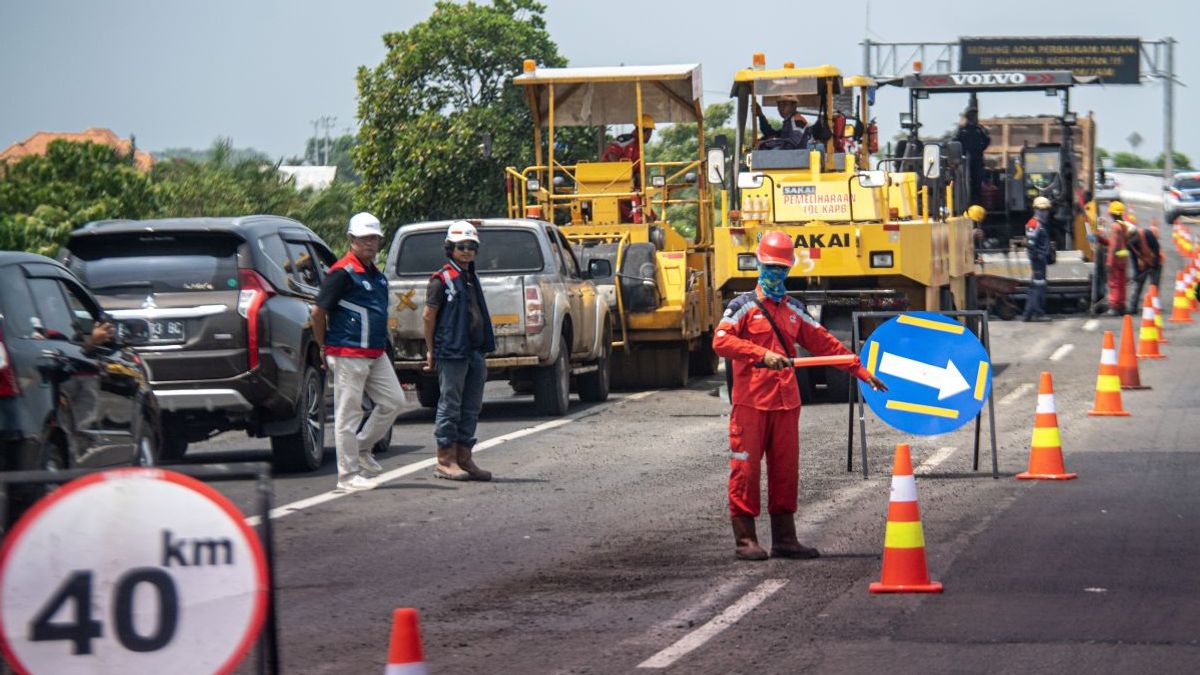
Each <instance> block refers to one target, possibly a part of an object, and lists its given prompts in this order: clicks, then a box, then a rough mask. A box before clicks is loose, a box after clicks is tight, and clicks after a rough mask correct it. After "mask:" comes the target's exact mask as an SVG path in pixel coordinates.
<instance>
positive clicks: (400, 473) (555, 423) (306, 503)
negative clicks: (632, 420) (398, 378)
mask: <svg viewBox="0 0 1200 675" xmlns="http://www.w3.org/2000/svg"><path fill="white" fill-rule="evenodd" d="M656 393H658V390H657V389H652V390H650V391H639V392H638V393H636V394H630V395H629V396H626V397H624V398H622V399H620V400H619V401H613V402H611V403H607V404H605V405H601V406H596V407H594V408H588V409H587V410H580V411H579V412H576V413H572V414H570V415H567V416H565V417H560V418H558V419H556V420H550V421H549V422H543V423H541V424H538V425H534V426H532V427H526V428H524V429H517V430H516V431H510V432H509V433H507V434H504V435H501V436H497V437H495V438H489V439H487V440H486V441H480V442H479V443H477V444H476V445H475V448H474V452H482V451H484V450H488V449H489V448H494V447H496V446H497V445H503V444H504V443H507V442H509V441H514V440H516V439H518V438H524V437H526V436H530V435H533V434H537V433H541V432H543V431H549V430H551V429H557V428H558V427H561V426H565V425H567V424H570V423H571V422H574V421H576V420H579V419H582V418H584V417H590V416H592V415H595V414H598V413H600V412H602V411H604V410H607V409H608V408H611V407H613V406H617V405H621V404H622V403H626V402H628V401H640V400H642V399H644V398H646V397H648V396H652V395H654V394H656ZM434 464H437V459H436V458H434V457H430V458H429V459H423V460H421V461H419V462H413V463H412V464H406V465H404V466H402V467H400V468H398V469H392V470H391V471H386V472H384V473H381V474H379V476H377V477H375V478H374V479H372V482H373V483H375V487H379V486H380V485H383V484H384V483H387V482H389V481H393V480H396V479H397V478H403V477H404V476H409V475H412V474H414V473H417V472H418V471H422V470H424V469H428V468H430V467H432V466H433V465H434ZM373 489H375V488H369V489H368V490H362V492H367V491H369V490H373ZM352 494H355V493H354V492H343V491H341V490H330V491H329V492H322V493H321V494H317V495H313V496H311V497H305V498H304V499H298V500H296V501H294V502H289V503H287V504H284V505H283V506H277V507H275V508H273V509H271V519H272V520H276V519H279V518H282V517H284V516H286V515H290V514H293V513H296V512H297V511H303V510H304V509H309V508H312V507H314V506H317V505H319V504H325V503H327V502H331V501H333V500H335V499H340V498H342V497H347V496H349V495H352ZM261 520H262V519H261V518H260V517H259V516H250V517H249V518H247V519H246V524H247V525H250V526H251V527H255V526H257V525H258V524H259V522H261Z"/></svg>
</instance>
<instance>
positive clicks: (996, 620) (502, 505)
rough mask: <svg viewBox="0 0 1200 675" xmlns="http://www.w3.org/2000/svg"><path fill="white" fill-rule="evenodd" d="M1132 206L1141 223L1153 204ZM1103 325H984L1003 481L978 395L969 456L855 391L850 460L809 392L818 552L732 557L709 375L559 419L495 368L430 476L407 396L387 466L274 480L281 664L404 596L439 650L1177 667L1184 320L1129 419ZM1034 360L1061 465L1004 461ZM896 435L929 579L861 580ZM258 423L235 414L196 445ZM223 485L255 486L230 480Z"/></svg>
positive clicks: (875, 667) (804, 426) (1186, 634)
mask: <svg viewBox="0 0 1200 675" xmlns="http://www.w3.org/2000/svg"><path fill="white" fill-rule="evenodd" d="M1136 208H1138V209H1139V210H1140V209H1146V211H1145V213H1141V212H1140V213H1139V217H1146V218H1147V220H1146V221H1144V222H1147V223H1148V222H1149V218H1150V217H1151V216H1152V213H1151V210H1152V208H1153V205H1142V204H1138V205H1137V206H1136ZM1178 263H1179V261H1178V258H1177V256H1175V255H1174V252H1173V251H1172V253H1171V254H1170V256H1169V261H1168V266H1167V270H1166V274H1165V275H1164V278H1173V275H1174V271H1175V269H1176V267H1177V265H1178ZM1164 300H1165V301H1166V303H1165V304H1166V305H1167V306H1168V307H1169V306H1170V300H1169V298H1168V297H1166V296H1164ZM1105 330H1113V331H1115V332H1117V333H1118V334H1119V331H1120V323H1119V321H1118V319H1116V318H1100V319H1091V318H1088V317H1086V316H1072V317H1060V318H1058V319H1057V320H1055V321H1054V322H1051V323H1042V324H1036V323H1035V324H1026V323H1021V322H1002V321H994V322H993V323H992V324H991V333H992V350H993V363H994V370H995V373H996V377H995V380H994V388H993V398H994V402H995V414H996V419H995V422H996V435H997V438H996V440H997V445H998V461H999V467H1000V478H999V479H998V480H994V479H993V478H992V477H991V473H990V459H991V458H990V454H989V452H990V447H989V446H990V443H989V442H988V436H987V433H986V432H987V428H988V427H987V424H986V420H985V424H984V426H983V428H984V435H983V440H984V442H983V449H982V457H981V469H982V470H981V471H978V472H977V471H973V470H972V460H973V457H972V451H973V441H974V437H973V434H972V432H971V431H970V427H969V426H968V427H965V428H964V429H963V430H960V431H957V432H954V433H951V434H947V435H944V436H938V437H915V436H906V435H903V434H901V433H900V432H896V431H893V430H891V429H889V428H888V427H886V426H885V425H884V424H883V423H882V422H880V421H879V420H878V418H876V417H875V416H874V415H872V414H870V413H868V416H867V429H868V437H867V438H868V446H869V471H870V479H868V480H864V479H863V478H862V476H861V474H860V473H858V470H859V469H860V467H859V466H858V462H859V460H858V448H857V443H856V445H855V450H854V451H855V458H854V462H855V472H847V470H846V460H847V457H846V440H847V439H846V432H847V421H848V418H847V409H846V406H845V405H844V404H825V405H814V406H808V407H806V408H805V410H804V412H803V414H802V417H801V494H800V499H801V505H800V510H799V513H798V514H797V519H798V524H799V528H798V529H799V532H800V537H801V540H802V541H803V542H805V543H807V544H809V545H813V546H816V547H818V548H819V549H820V550H821V551H822V553H823V556H822V557H821V558H820V559H818V560H811V561H790V560H787V561H785V560H769V561H767V562H760V563H749V562H738V561H735V560H734V559H733V541H732V535H731V532H730V529H729V523H728V516H727V511H726V502H725V485H726V480H727V474H728V459H727V455H726V453H727V452H728V450H727V442H726V432H727V426H728V406H727V404H724V403H722V402H721V400H720V398H718V397H717V396H714V395H713V393H714V392H715V390H716V389H717V388H718V386H719V384H720V381H721V380H720V378H711V379H704V380H693V381H692V383H691V385H690V386H689V387H688V388H687V389H684V390H676V391H656V392H642V393H636V394H631V393H618V394H614V396H613V397H612V399H610V401H609V402H607V403H604V404H597V405H584V404H580V403H578V402H577V401H573V403H572V407H571V411H570V414H569V415H568V416H567V417H566V418H563V419H561V420H547V419H545V418H539V417H536V416H535V415H534V414H533V413H532V410H531V408H532V399H531V398H530V397H526V396H515V395H513V394H511V393H510V391H509V390H508V388H507V387H506V386H504V385H500V384H492V385H489V389H488V397H487V399H486V402H485V406H484V413H483V420H482V422H481V425H480V434H479V437H480V439H481V442H482V444H481V448H482V449H481V450H480V451H479V452H478V453H477V460H478V462H479V464H480V465H482V466H483V467H485V468H487V469H490V470H491V471H493V472H494V473H495V475H496V479H495V480H494V481H493V482H491V483H452V482H448V481H441V480H435V479H434V478H433V476H432V472H431V469H430V468H428V466H427V465H428V464H429V462H430V460H431V458H432V457H433V439H432V414H431V413H430V412H429V411H426V410H422V409H414V410H411V411H409V412H407V413H405V414H404V415H403V416H402V417H401V418H400V420H399V421H398V423H397V425H396V427H395V435H394V440H393V445H392V449H391V450H390V451H389V452H388V453H386V454H384V455H381V456H380V459H381V462H382V463H383V464H384V467H385V469H386V470H388V471H389V473H388V474H385V478H390V480H387V481H386V482H384V483H383V484H382V485H381V486H380V487H379V488H377V489H375V490H371V491H367V492H363V493H357V494H349V495H341V494H335V493H332V492H330V491H331V490H332V488H333V487H334V482H335V477H334V469H333V458H332V454H333V453H332V448H330V449H329V451H328V453H327V458H326V465H325V467H324V468H323V469H322V470H321V471H319V472H317V473H315V474H304V475H290V476H281V477H279V478H277V479H276V481H275V496H276V505H277V507H278V509H277V511H276V517H275V518H274V519H273V523H274V525H275V555H276V575H277V576H276V582H277V586H278V592H277V603H278V612H279V640H280V650H281V656H282V664H283V672H285V673H311V674H318V673H339V674H341V673H375V672H379V671H380V670H381V669H382V668H383V665H384V661H385V656H386V651H387V642H388V635H389V630H390V626H389V621H390V616H391V612H392V610H393V609H394V608H397V607H415V608H417V609H418V610H419V611H420V613H421V621H422V635H423V642H424V647H425V654H426V660H427V662H428V664H429V668H430V672H433V673H520V674H524V673H548V674H551V673H552V674H565V673H578V674H584V673H588V674H592V673H596V674H599V673H630V672H642V671H645V672H655V671H660V672H668V673H700V674H712V675H717V674H725V673H805V672H814V673H826V672H833V673H840V672H879V671H887V672H892V673H917V672H921V673H929V672H972V673H974V672H1021V673H1063V672H1088V673H1106V672H1111V673H1128V672H1163V673H1174V672H1178V673H1185V672H1196V671H1197V669H1198V667H1200V629H1198V628H1197V626H1200V576H1198V575H1197V574H1196V571H1195V567H1196V561H1197V560H1200V490H1197V489H1196V484H1197V482H1198V481H1200V450H1198V449H1197V447H1196V444H1195V439H1196V438H1197V436H1198V434H1200V421H1198V420H1197V418H1196V416H1194V415H1193V414H1191V411H1192V410H1193V409H1194V408H1195V407H1196V405H1197V404H1198V403H1200V393H1197V388H1196V386H1195V383H1196V382H1197V381H1200V326H1198V325H1184V326H1182V327H1179V326H1176V325H1169V328H1168V332H1167V335H1168V337H1169V339H1170V343H1169V344H1168V345H1165V346H1164V348H1163V349H1164V352H1165V353H1166V354H1167V356H1168V358H1167V359H1166V360H1163V361H1142V362H1141V376H1142V381H1143V382H1144V383H1147V384H1150V385H1151V386H1152V387H1153V389H1151V390H1148V391H1136V392H1126V393H1125V394H1124V396H1123V399H1124V404H1125V407H1126V409H1128V410H1129V411H1130V412H1131V413H1132V416H1131V417H1129V418H1097V417H1088V416H1087V415H1086V411H1087V410H1088V409H1089V408H1090V407H1091V404H1092V400H1093V397H1094V385H1095V381H1096V377H1095V376H1096V372H1097V366H1098V362H1099V356H1100V343H1101V337H1102V334H1103V332H1104V331H1105ZM1043 370H1049V371H1051V372H1052V373H1053V374H1054V381H1055V385H1056V394H1057V405H1058V415H1059V423H1060V429H1061V431H1062V436H1063V446H1064V448H1065V450H1066V463H1067V468H1068V470H1070V471H1076V472H1078V473H1079V475H1080V477H1079V479H1078V480H1075V481H1070V482H1063V483H1042V482H1022V481H1017V480H1015V479H1014V475H1015V474H1016V473H1017V472H1019V471H1022V470H1024V469H1025V468H1026V464H1027V462H1028V456H1029V455H1028V453H1029V443H1030V437H1031V429H1032V424H1033V416H1034V407H1035V404H1036V393H1037V388H1036V387H1037V381H1038V376H1039V373H1040V372H1041V371H1043ZM856 425H857V422H856ZM331 441H332V437H331V436H330V442H331ZM902 441H903V442H909V443H911V444H912V447H913V453H914V464H916V465H918V469H917V472H918V478H917V481H918V486H919V492H920V508H921V514H922V516H923V523H924V532H925V540H926V547H927V554H928V559H929V569H930V574H931V576H932V577H933V578H934V579H935V580H937V581H941V582H943V583H944V584H945V592H944V593H943V594H942V595H891V596H873V595H870V594H868V592H867V586H868V584H869V583H871V582H872V581H876V580H878V579H879V574H880V564H881V560H880V558H881V552H882V545H883V537H884V527H885V513H886V510H887V501H888V494H889V481H890V471H891V461H892V450H893V448H894V446H895V444H896V443H897V442H902ZM265 447H266V446H265V444H264V443H262V442H260V441H251V440H247V439H246V438H245V437H244V436H236V435H231V434H227V435H223V436H220V437H218V438H216V439H214V440H213V441H210V442H209V443H205V444H198V445H197V446H195V447H194V448H193V449H192V450H191V451H190V452H189V455H188V458H187V459H188V461H189V462H198V461H227V460H231V459H252V458H254V457H256V456H260V455H261V453H262V451H263V449H264V448H265ZM218 487H219V489H221V490H222V491H224V492H226V493H227V494H229V495H230V496H232V497H233V499H234V500H235V501H237V502H238V503H239V504H240V505H242V506H243V507H244V508H247V509H249V508H250V506H251V505H252V504H253V501H252V496H253V493H252V488H251V486H249V485H246V484H224V485H219V486H218ZM759 533H760V538H761V539H762V540H763V541H764V543H766V542H769V531H768V527H767V521H766V516H765V514H764V516H763V517H762V518H761V519H760V521H759ZM240 672H250V668H249V667H248V666H244V667H243V668H242V670H241V671H240Z"/></svg>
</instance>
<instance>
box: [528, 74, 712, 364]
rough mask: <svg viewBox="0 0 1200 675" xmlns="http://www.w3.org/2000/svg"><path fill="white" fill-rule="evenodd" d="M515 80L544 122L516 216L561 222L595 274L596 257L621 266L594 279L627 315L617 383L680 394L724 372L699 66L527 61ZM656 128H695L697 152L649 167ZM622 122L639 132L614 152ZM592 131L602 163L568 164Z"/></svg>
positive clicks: (621, 315) (616, 340) (619, 342)
mask: <svg viewBox="0 0 1200 675" xmlns="http://www.w3.org/2000/svg"><path fill="white" fill-rule="evenodd" d="M513 82H514V83H515V84H516V85H518V86H520V87H522V88H523V89H524V91H525V97H526V100H527V101H528V104H529V109H530V111H531V112H532V114H533V119H534V130H533V146H534V148H533V149H534V164H533V166H528V167H524V168H512V167H510V168H509V169H507V171H506V175H507V181H508V183H507V184H508V213H509V216H510V217H512V218H534V219H542V220H546V221H550V222H554V223H556V224H558V225H559V226H560V227H561V229H562V232H563V233H564V234H565V235H566V237H567V238H568V240H569V241H570V242H571V245H572V248H573V249H574V251H575V252H576V254H577V255H578V256H579V257H580V258H581V261H580V262H581V266H582V268H584V269H586V268H587V267H588V261H589V260H592V259H596V258H604V259H608V260H609V261H610V262H611V267H612V270H613V275H612V276H610V277H607V278H596V279H594V281H595V282H596V284H597V286H598V288H599V290H600V292H601V293H602V294H603V295H604V296H605V297H606V298H607V299H608V302H609V304H610V307H611V310H612V315H613V316H614V317H616V321H615V324H616V325H615V326H614V335H613V346H614V350H613V364H612V367H613V369H612V378H613V384H614V385H615V386H625V387H680V386H683V385H685V384H686V383H687V379H688V376H689V374H692V375H710V374H712V373H713V372H715V371H716V368H717V359H716V355H715V354H714V353H713V351H712V332H713V327H714V325H715V324H716V321H717V319H718V318H719V316H720V311H721V307H720V303H719V299H718V296H717V294H716V291H715V289H714V285H713V273H714V261H713V249H712V242H713V226H712V219H713V206H712V196H711V192H710V189H709V186H708V184H707V183H705V182H704V181H702V180H698V177H699V176H703V175H704V174H705V161H706V155H705V144H704V141H705V139H704V111H703V107H702V105H701V92H702V88H701V82H700V66H699V65H696V64H688V65H668V66H619V67H604V68H542V67H538V65H537V64H536V63H534V62H533V61H526V62H525V65H524V72H523V73H522V74H521V75H519V76H517V77H516V78H514V80H513ZM656 123H673V124H677V125H678V124H682V125H689V126H694V127H695V129H696V135H697V141H698V144H697V150H696V154H695V155H694V156H692V157H689V158H687V159H683V160H682V161H657V162H656V161H644V160H645V158H646V144H647V141H648V140H649V136H650V134H649V133H647V132H648V131H649V130H651V129H653V127H654V125H655V124H656ZM615 125H632V126H633V128H634V130H633V133H631V134H627V135H624V136H619V137H617V139H616V140H615V141H614V143H615V144H616V150H617V151H616V152H610V151H607V150H606V147H607V148H609V149H612V147H613V146H612V145H610V144H609V143H608V139H607V137H606V129H607V128H608V127H609V126H615ZM591 133H595V134H596V136H595V138H596V140H597V141H598V142H597V145H598V147H597V148H596V154H595V156H594V159H592V158H589V159H586V160H585V159H579V158H578V157H577V156H576V157H575V158H573V159H572V158H564V157H563V153H564V152H566V151H567V148H568V146H570V147H571V148H572V149H574V148H575V147H576V146H577V145H579V139H580V138H584V137H590V136H588V134H591ZM564 139H569V141H570V142H569V143H564V142H563V140H564ZM573 154H574V155H578V154H580V153H578V151H575V152H573Z"/></svg>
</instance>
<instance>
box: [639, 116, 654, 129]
mask: <svg viewBox="0 0 1200 675" xmlns="http://www.w3.org/2000/svg"><path fill="white" fill-rule="evenodd" d="M641 127H642V128H643V129H653V128H654V118H653V117H651V116H650V115H642V124H641Z"/></svg>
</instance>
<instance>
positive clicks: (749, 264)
mask: <svg viewBox="0 0 1200 675" xmlns="http://www.w3.org/2000/svg"><path fill="white" fill-rule="evenodd" d="M737 268H738V271H739V272H750V271H752V270H756V269H758V258H757V257H755V255H754V254H753V253H739V254H738V257H737Z"/></svg>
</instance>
